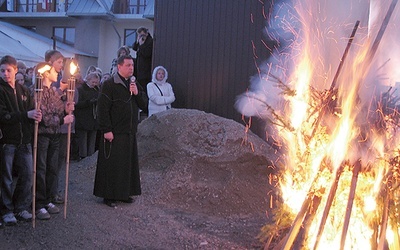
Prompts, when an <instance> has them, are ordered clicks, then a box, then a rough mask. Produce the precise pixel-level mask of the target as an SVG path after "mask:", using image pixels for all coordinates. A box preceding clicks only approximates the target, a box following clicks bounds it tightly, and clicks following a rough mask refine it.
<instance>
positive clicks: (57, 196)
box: [51, 195, 64, 204]
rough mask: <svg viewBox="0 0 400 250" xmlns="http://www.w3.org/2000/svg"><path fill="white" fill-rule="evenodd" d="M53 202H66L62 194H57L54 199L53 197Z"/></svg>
mask: <svg viewBox="0 0 400 250" xmlns="http://www.w3.org/2000/svg"><path fill="white" fill-rule="evenodd" d="M51 203H53V204H64V199H63V198H62V197H61V196H59V195H56V196H54V197H53V199H51Z"/></svg>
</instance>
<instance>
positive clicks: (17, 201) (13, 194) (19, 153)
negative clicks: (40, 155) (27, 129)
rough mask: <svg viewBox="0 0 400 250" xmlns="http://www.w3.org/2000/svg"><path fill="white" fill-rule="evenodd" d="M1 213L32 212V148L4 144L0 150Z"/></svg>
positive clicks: (25, 145) (28, 145)
mask: <svg viewBox="0 0 400 250" xmlns="http://www.w3.org/2000/svg"><path fill="white" fill-rule="evenodd" d="M0 159H1V160H0V162H1V163H0V166H1V175H0V176H1V200H0V201H1V202H0V204H1V205H0V206H1V212H2V214H3V215H4V214H7V213H11V212H14V213H19V212H21V211H23V210H28V211H29V210H30V206H31V203H32V173H33V169H32V165H33V159H32V146H31V144H20V145H14V144H3V145H1V148H0Z"/></svg>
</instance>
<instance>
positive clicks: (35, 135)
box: [32, 121, 39, 228]
mask: <svg viewBox="0 0 400 250" xmlns="http://www.w3.org/2000/svg"><path fill="white" fill-rule="evenodd" d="M33 131H34V132H33V177H32V182H33V184H32V227H33V228H35V227H36V164H37V144H38V132H39V122H37V121H35V127H34V130H33Z"/></svg>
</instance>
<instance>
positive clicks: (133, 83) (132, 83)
mask: <svg viewBox="0 0 400 250" xmlns="http://www.w3.org/2000/svg"><path fill="white" fill-rule="evenodd" d="M135 84H136V77H135V76H131V84H130V85H135ZM131 95H133V91H132V90H131Z"/></svg>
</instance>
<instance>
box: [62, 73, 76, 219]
mask: <svg viewBox="0 0 400 250" xmlns="http://www.w3.org/2000/svg"><path fill="white" fill-rule="evenodd" d="M71 74H72V76H71V77H70V79H68V89H67V102H68V103H73V102H74V95H75V77H74V76H73V73H71ZM69 114H70V115H71V114H72V111H69ZM71 127H72V124H71V123H69V124H68V134H67V155H66V162H65V193H64V219H66V218H67V205H68V182H69V158H70V149H71Z"/></svg>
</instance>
